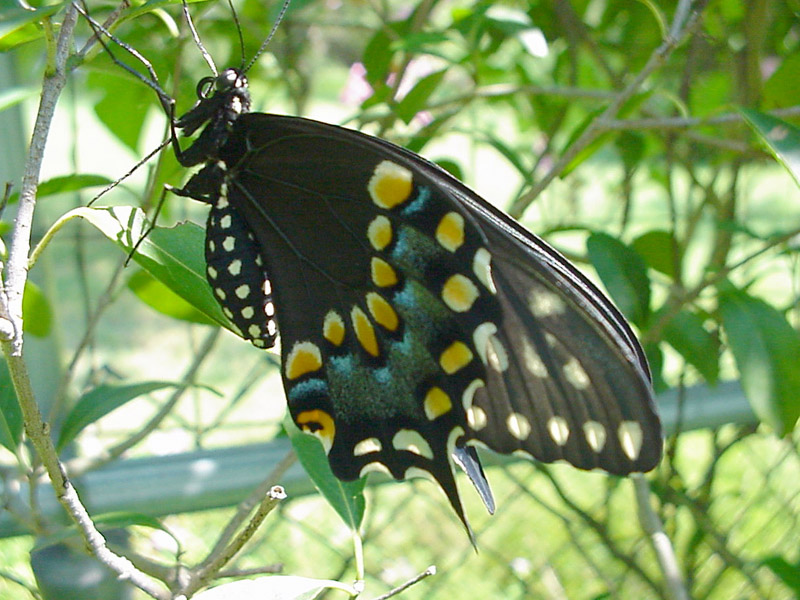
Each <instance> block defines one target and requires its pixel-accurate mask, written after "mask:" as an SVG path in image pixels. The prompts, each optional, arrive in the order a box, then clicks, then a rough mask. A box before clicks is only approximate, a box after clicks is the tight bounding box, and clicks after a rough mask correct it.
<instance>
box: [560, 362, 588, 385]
mask: <svg viewBox="0 0 800 600" xmlns="http://www.w3.org/2000/svg"><path fill="white" fill-rule="evenodd" d="M564 376H565V377H566V378H567V381H569V382H570V383H571V384H572V386H573V387H574V388H575V389H577V390H585V389H586V388H588V387H589V383H591V381H590V379H589V376H588V375H587V374H586V371H584V370H583V367H582V366H581V363H579V362H578V359H577V358H575V357H574V356H573V357H572V358H570V359H569V360H568V361H567V362H566V363H565V364H564Z"/></svg>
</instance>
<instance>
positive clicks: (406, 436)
mask: <svg viewBox="0 0 800 600" xmlns="http://www.w3.org/2000/svg"><path fill="white" fill-rule="evenodd" d="M392 446H393V447H394V449H395V450H408V451H409V452H413V453H414V454H417V455H419V456H423V457H425V458H428V459H431V460H433V450H431V447H430V445H429V444H428V442H426V441H425V438H424V437H422V435H420V433H419V432H418V431H414V430H413V429H401V430H400V431H398V432H397V433H395V434H394V437H393V438H392Z"/></svg>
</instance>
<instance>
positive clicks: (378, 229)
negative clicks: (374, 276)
mask: <svg viewBox="0 0 800 600" xmlns="http://www.w3.org/2000/svg"><path fill="white" fill-rule="evenodd" d="M367 239H368V240H369V243H370V245H371V246H372V247H373V248H374V249H375V250H378V251H379V252H380V251H381V250H383V249H384V248H386V246H388V245H389V244H391V243H392V223H391V221H389V219H388V218H387V217H385V216H383V215H378V216H377V217H375V218H374V219H372V221H370V224H369V225H368V226H367Z"/></svg>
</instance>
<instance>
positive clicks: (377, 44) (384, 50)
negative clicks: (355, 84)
mask: <svg viewBox="0 0 800 600" xmlns="http://www.w3.org/2000/svg"><path fill="white" fill-rule="evenodd" d="M392 39H393V38H392V37H390V36H389V33H388V32H387V31H386V30H385V29H380V30H378V31H376V32H375V35H373V36H372V39H371V40H370V41H369V42H368V43H367V46H366V48H364V55H363V57H362V58H361V60H362V62H363V63H364V68H365V69H366V71H367V75H366V79H367V81H368V82H369V83H371V84H372V85H375V84H376V83H378V82H385V81H386V78H387V77H388V76H389V71H390V68H391V64H392V57H393V56H394V50H392Z"/></svg>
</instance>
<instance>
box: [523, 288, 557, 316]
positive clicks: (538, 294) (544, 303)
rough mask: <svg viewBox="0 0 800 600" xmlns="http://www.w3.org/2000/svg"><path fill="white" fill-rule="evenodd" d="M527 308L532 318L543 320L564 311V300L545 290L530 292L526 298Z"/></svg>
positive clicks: (539, 289) (538, 289)
mask: <svg viewBox="0 0 800 600" xmlns="http://www.w3.org/2000/svg"><path fill="white" fill-rule="evenodd" d="M528 308H530V309H531V313H533V316H534V317H537V318H540V319H541V318H545V317H550V316H553V315H560V314H562V313H563V312H564V311H565V310H566V305H565V304H564V300H563V299H561V298H560V297H559V296H558V295H556V294H555V293H554V292H551V291H550V290H548V289H545V288H536V289H533V290H531V293H530V294H529V296H528Z"/></svg>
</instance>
